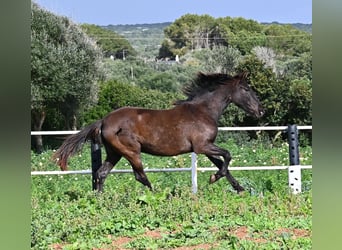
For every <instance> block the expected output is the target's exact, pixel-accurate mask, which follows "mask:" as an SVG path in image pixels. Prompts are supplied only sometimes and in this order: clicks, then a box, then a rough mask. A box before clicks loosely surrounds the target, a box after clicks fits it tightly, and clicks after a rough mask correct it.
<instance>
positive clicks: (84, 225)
mask: <svg viewBox="0 0 342 250" xmlns="http://www.w3.org/2000/svg"><path fill="white" fill-rule="evenodd" d="M225 147H226V148H228V149H229V150H230V151H231V152H232V156H233V159H234V160H233V162H232V165H233V166H251V165H252V166H258V165H259V166H262V165H288V158H287V154H288V151H287V145H286V144H282V145H279V146H278V147H274V146H272V145H267V146H265V144H260V143H253V142H250V143H249V144H248V145H246V146H241V145H240V146H236V145H233V144H232V143H229V142H228V143H226V145H225ZM241 147H242V148H241ZM51 154H52V151H47V152H44V153H43V154H41V155H36V154H34V153H32V170H57V167H56V165H55V164H54V163H52V162H51V161H50V157H51ZM300 154H301V163H302V164H303V165H307V164H308V165H309V164H311V158H312V151H311V148H310V147H305V148H301V152H300ZM143 159H144V164H145V167H148V168H161V167H188V166H189V165H190V157H189V155H183V156H178V157H168V158H162V157H152V156H148V155H144V156H143ZM209 165H210V164H209V162H208V161H207V160H206V159H205V158H204V157H199V166H209ZM89 168H90V153H89V147H85V149H84V150H83V151H82V153H81V154H80V155H78V156H75V157H73V158H71V162H70V169H89ZM117 168H129V166H128V164H127V162H126V161H125V160H122V161H121V162H120V163H119V164H118V166H117ZM210 174H211V173H210V172H204V173H201V172H199V173H198V188H199V189H198V193H197V194H196V195H194V194H192V192H191V176H190V172H183V173H178V172H177V173H147V175H148V177H149V179H150V181H151V183H152V185H153V187H154V192H150V191H149V190H148V189H147V188H145V187H144V186H142V185H141V184H140V183H138V182H136V181H135V179H134V177H133V174H112V175H109V176H108V178H107V180H106V183H105V192H104V193H103V194H101V195H97V194H95V193H94V192H92V191H91V176H90V175H68V176H62V175H60V176H32V185H31V188H32V191H31V192H32V199H31V206H32V222H31V247H32V249H54V247H53V246H54V244H60V246H62V247H63V249H93V248H95V249H112V248H114V249H115V246H114V245H113V244H116V243H117V242H118V241H117V240H119V239H120V237H129V240H128V241H127V242H126V243H125V244H123V245H121V246H120V247H122V248H126V249H172V248H176V247H179V246H198V247H199V248H201V246H202V245H201V244H206V246H207V247H206V248H208V246H209V247H211V249H311V248H312V243H311V228H312V191H311V183H312V171H311V170H303V171H302V188H303V192H302V193H301V194H298V195H292V194H291V193H290V192H289V190H288V187H287V185H288V184H287V178H288V177H287V171H286V170H272V171H234V172H232V174H233V175H234V177H236V179H238V180H239V181H240V184H241V185H242V186H244V187H245V188H246V189H247V192H245V193H244V194H243V195H237V194H236V192H234V191H233V189H232V188H231V187H230V185H229V183H228V182H227V181H226V180H225V179H221V180H220V181H218V182H217V183H215V184H213V185H209V184H208V180H209V175H210ZM242 230H244V231H245V234H244V235H240V234H239V233H238V232H240V231H242ZM151 232H154V233H158V237H151V236H150V235H149V233H151ZM113 242H114V243H113ZM117 247H119V246H118V245H117ZM203 248H204V247H203ZM194 249H195V248H194ZM197 249H198V248H197Z"/></svg>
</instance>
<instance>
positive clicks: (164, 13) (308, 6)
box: [33, 0, 312, 25]
mask: <svg viewBox="0 0 342 250" xmlns="http://www.w3.org/2000/svg"><path fill="white" fill-rule="evenodd" d="M33 1H34V2H36V3H38V5H39V6H41V7H43V8H44V9H46V10H49V11H51V12H53V13H55V14H58V15H62V16H66V17H68V18H70V19H71V20H73V21H74V22H76V23H79V24H81V23H88V24H96V25H110V24H113V25H116V24H144V23H163V22H173V21H175V20H176V19H178V18H179V17H181V16H182V15H185V14H198V15H202V14H208V15H210V16H213V17H215V18H217V17H226V16H230V17H243V18H246V19H253V20H255V21H258V22H279V23H305V24H310V23H312V0H119V1H113V0H97V1H94V0H33Z"/></svg>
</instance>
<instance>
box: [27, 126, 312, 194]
mask: <svg viewBox="0 0 342 250" xmlns="http://www.w3.org/2000/svg"><path fill="white" fill-rule="evenodd" d="M292 126H295V125H292ZM289 129H290V126H266V127H219V128H218V130H219V131H262V130H278V131H279V130H280V131H281V130H284V131H287V132H289V131H288V130H289ZM295 129H296V131H297V129H298V130H312V126H311V125H305V126H295ZM78 132H79V131H76V130H75V131H31V135H71V134H76V133H78ZM296 137H297V135H296ZM291 150H295V149H289V151H290V152H291ZM297 150H298V148H297ZM290 157H291V156H290ZM228 169H229V170H232V171H234V170H247V171H248V170H286V169H287V170H288V176H289V187H290V188H291V189H292V191H293V193H295V194H296V193H300V192H301V170H302V169H312V165H300V164H299V160H298V163H297V164H295V165H289V166H247V167H228ZM189 171H191V180H192V191H193V193H196V192H197V189H198V185H197V172H198V171H200V172H204V171H217V168H215V167H198V166H197V155H196V154H195V153H191V167H189V168H159V169H148V168H146V169H145V172H189ZM132 172H133V171H132V169H113V170H111V171H110V173H111V174H114V173H132ZM68 174H94V173H93V170H91V169H89V170H72V171H32V172H31V176H37V175H68Z"/></svg>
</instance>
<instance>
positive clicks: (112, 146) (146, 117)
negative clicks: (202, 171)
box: [53, 73, 264, 192]
mask: <svg viewBox="0 0 342 250" xmlns="http://www.w3.org/2000/svg"><path fill="white" fill-rule="evenodd" d="M246 78H247V77H246V73H242V74H238V75H236V76H229V75H225V74H203V73H198V75H197V78H196V79H194V81H192V82H191V83H190V84H188V85H186V86H185V88H184V89H183V92H184V94H185V95H186V96H187V97H188V98H187V99H186V100H179V101H176V102H175V106H174V107H173V108H171V109H167V110H151V109H143V108H134V107H123V108H119V109H117V110H114V111H113V112H111V113H109V114H108V115H107V116H105V117H104V118H103V119H101V120H98V121H96V122H94V123H93V124H90V125H88V126H87V127H85V128H84V129H82V130H81V131H80V132H79V133H77V134H74V135H71V136H69V137H68V138H67V139H66V140H65V141H64V142H63V144H62V145H61V147H60V148H59V149H58V150H57V151H56V152H55V154H54V156H53V158H54V159H55V160H57V163H58V165H59V166H60V167H61V169H62V170H66V169H67V160H68V158H69V156H71V155H73V154H75V153H76V152H77V151H79V150H80V149H81V148H82V146H83V143H84V142H85V141H86V140H88V139H90V140H92V141H93V142H95V143H96V142H97V143H101V144H103V146H104V147H105V150H106V153H107V157H106V159H105V160H104V162H103V164H102V166H101V167H100V168H99V169H98V171H97V172H96V189H97V190H98V191H102V190H103V183H104V181H105V179H106V177H107V175H108V173H109V172H110V170H111V169H112V168H113V167H114V166H115V164H116V163H117V162H118V161H119V160H120V159H121V157H125V158H126V159H127V160H128V161H129V162H130V164H131V165H132V168H133V172H134V175H135V178H136V180H137V181H139V182H141V183H142V184H144V185H146V186H147V187H149V188H150V189H152V186H151V183H150V182H149V180H148V178H147V176H146V174H145V172H144V169H143V164H142V161H141V153H142V152H144V153H148V154H152V155H159V156H174V155H179V154H184V153H189V152H195V153H196V154H205V155H206V156H207V157H208V158H209V160H210V161H212V162H213V163H214V164H215V165H216V166H217V167H218V169H219V170H218V171H217V173H216V174H213V175H211V176H210V180H209V181H210V183H214V182H215V181H217V180H219V179H220V178H221V177H223V176H226V178H227V179H228V181H229V182H230V184H231V185H232V186H233V188H234V189H235V190H236V191H237V192H240V191H243V190H244V188H243V187H241V186H240V184H239V183H238V182H237V181H236V180H235V179H234V177H233V176H232V175H231V174H230V172H229V170H228V164H229V162H230V160H231V156H230V153H229V151H227V150H225V149H223V148H220V147H218V146H216V145H215V144H214V141H215V138H216V135H217V132H218V129H217V126H218V125H217V124H218V119H219V117H220V116H221V114H222V113H223V111H224V109H225V108H226V107H227V106H228V105H229V104H230V103H234V104H236V105H237V106H238V107H240V108H242V109H243V110H245V111H246V112H247V113H249V114H251V115H253V116H255V117H257V118H259V117H261V116H262V115H263V114H264V109H263V108H262V106H261V104H260V102H259V100H258V98H257V96H256V94H255V93H254V91H253V90H252V89H251V88H250V87H249V85H248V84H247V79H246ZM220 157H222V158H223V161H222V159H220Z"/></svg>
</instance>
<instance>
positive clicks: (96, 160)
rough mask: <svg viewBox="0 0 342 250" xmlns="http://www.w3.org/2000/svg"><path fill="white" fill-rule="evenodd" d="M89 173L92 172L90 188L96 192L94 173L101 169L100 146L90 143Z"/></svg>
mask: <svg viewBox="0 0 342 250" xmlns="http://www.w3.org/2000/svg"><path fill="white" fill-rule="evenodd" d="M90 148H91V171H92V187H93V190H96V171H97V170H98V169H99V168H100V167H101V164H102V159H101V146H100V144H98V143H95V142H93V141H91V147H90Z"/></svg>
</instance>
